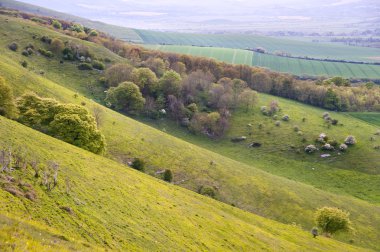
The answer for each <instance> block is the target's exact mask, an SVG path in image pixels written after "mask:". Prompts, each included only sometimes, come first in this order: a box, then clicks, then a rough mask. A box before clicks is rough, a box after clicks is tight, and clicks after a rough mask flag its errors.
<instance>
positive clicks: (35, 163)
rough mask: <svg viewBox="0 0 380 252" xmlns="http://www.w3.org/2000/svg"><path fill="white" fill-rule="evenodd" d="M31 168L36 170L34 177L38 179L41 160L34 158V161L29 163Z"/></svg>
mask: <svg viewBox="0 0 380 252" xmlns="http://www.w3.org/2000/svg"><path fill="white" fill-rule="evenodd" d="M29 165H30V167H32V169H33V170H34V177H35V178H38V177H39V176H40V169H41V167H40V160H39V159H38V158H37V157H34V158H33V159H32V161H30V162H29Z"/></svg>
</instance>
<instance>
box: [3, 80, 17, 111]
mask: <svg viewBox="0 0 380 252" xmlns="http://www.w3.org/2000/svg"><path fill="white" fill-rule="evenodd" d="M0 116H5V117H7V118H11V119H13V118H15V117H16V116H17V109H16V105H15V102H14V99H13V92H12V89H11V87H10V86H9V85H8V84H7V83H6V82H5V79H4V78H3V77H1V76H0Z"/></svg>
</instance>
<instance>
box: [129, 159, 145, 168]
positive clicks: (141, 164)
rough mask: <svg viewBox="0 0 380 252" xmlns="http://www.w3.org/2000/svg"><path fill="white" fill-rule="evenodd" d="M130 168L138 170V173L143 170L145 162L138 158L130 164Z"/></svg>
mask: <svg viewBox="0 0 380 252" xmlns="http://www.w3.org/2000/svg"><path fill="white" fill-rule="evenodd" d="M131 167H132V168H133V169H136V170H138V171H144V169H145V162H144V160H142V159H140V158H135V160H133V162H132V165H131Z"/></svg>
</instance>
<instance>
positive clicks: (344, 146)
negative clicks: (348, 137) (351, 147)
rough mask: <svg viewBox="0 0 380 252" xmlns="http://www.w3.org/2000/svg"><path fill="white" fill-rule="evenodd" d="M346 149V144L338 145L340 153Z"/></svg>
mask: <svg viewBox="0 0 380 252" xmlns="http://www.w3.org/2000/svg"><path fill="white" fill-rule="evenodd" d="M347 149H348V146H347V145H346V144H344V143H343V144H341V145H339V150H340V151H346V150H347Z"/></svg>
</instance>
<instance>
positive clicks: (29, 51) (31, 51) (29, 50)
mask: <svg viewBox="0 0 380 252" xmlns="http://www.w3.org/2000/svg"><path fill="white" fill-rule="evenodd" d="M26 51H27V52H28V54H29V55H32V54H33V53H34V51H33V48H31V47H28V48H27V49H26Z"/></svg>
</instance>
